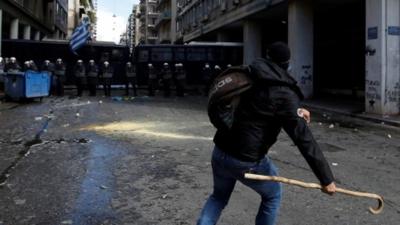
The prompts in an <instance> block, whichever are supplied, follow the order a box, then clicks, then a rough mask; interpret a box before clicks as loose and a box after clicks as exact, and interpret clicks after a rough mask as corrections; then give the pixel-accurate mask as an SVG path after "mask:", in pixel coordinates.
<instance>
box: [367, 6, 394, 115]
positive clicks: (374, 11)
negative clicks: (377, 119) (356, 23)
mask: <svg viewBox="0 0 400 225" xmlns="http://www.w3.org/2000/svg"><path fill="white" fill-rule="evenodd" d="M399 64H400V2H399V1H398V0H380V1H376V0H367V1H366V78H365V80H366V82H365V83H366V87H365V88H366V89H365V101H366V102H365V104H366V107H365V109H366V112H369V113H375V114H381V115H391V114H398V113H399V112H400V100H399V98H400V65H399Z"/></svg>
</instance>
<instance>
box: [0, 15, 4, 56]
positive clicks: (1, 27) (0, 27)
mask: <svg viewBox="0 0 400 225" xmlns="http://www.w3.org/2000/svg"><path fill="white" fill-rule="evenodd" d="M2 25H3V10H2V9H0V56H2V55H3V54H2V52H1V42H2V41H3V33H2V30H3V26H2Z"/></svg>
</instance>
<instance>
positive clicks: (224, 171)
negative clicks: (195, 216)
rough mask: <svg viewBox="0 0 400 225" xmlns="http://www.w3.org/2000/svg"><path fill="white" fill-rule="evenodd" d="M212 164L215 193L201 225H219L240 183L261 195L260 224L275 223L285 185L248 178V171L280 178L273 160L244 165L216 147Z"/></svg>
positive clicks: (257, 218)
mask: <svg viewBox="0 0 400 225" xmlns="http://www.w3.org/2000/svg"><path fill="white" fill-rule="evenodd" d="M211 164H212V169H213V177H214V191H213V193H212V194H211V196H210V197H209V198H208V200H207V202H206V204H205V206H204V208H203V210H202V212H201V215H200V218H199V220H198V221H197V225H215V224H216V223H217V221H218V219H219V217H220V215H221V212H222V210H223V209H224V208H225V206H226V205H227V204H228V201H229V198H230V196H231V193H232V191H233V188H234V187H235V183H236V181H237V180H238V181H240V182H241V183H243V184H244V185H246V186H248V187H250V188H251V189H253V190H254V191H256V192H257V193H258V194H259V195H260V196H261V205H260V208H259V210H258V214H257V217H256V225H273V224H275V221H276V217H277V214H278V211H279V205H280V201H281V185H280V184H279V183H274V182H268V181H254V180H248V179H245V178H244V174H245V173H246V172H251V173H256V174H262V175H270V176H276V175H277V169H276V167H275V166H274V164H273V163H272V162H271V160H270V159H269V158H264V159H263V160H261V161H259V162H244V161H240V160H238V159H236V158H234V157H232V156H230V155H228V154H226V153H224V152H223V151H221V150H219V149H218V148H217V147H215V148H214V152H213V155H212V160H211Z"/></svg>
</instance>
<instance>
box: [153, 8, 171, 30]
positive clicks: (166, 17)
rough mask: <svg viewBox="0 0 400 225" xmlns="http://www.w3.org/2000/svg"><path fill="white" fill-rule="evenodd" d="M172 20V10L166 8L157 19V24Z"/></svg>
mask: <svg viewBox="0 0 400 225" xmlns="http://www.w3.org/2000/svg"><path fill="white" fill-rule="evenodd" d="M170 20H171V11H170V10H165V11H163V12H162V13H160V14H159V16H158V19H157V20H156V23H155V26H156V27H159V26H161V25H163V24H165V23H166V22H168V21H170Z"/></svg>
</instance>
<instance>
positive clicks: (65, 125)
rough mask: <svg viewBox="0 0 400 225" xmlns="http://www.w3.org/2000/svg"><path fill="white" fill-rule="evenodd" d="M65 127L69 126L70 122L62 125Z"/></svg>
mask: <svg viewBox="0 0 400 225" xmlns="http://www.w3.org/2000/svg"><path fill="white" fill-rule="evenodd" d="M62 126H63V127H64V128H66V127H69V126H70V125H69V123H66V124H64V125H62Z"/></svg>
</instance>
